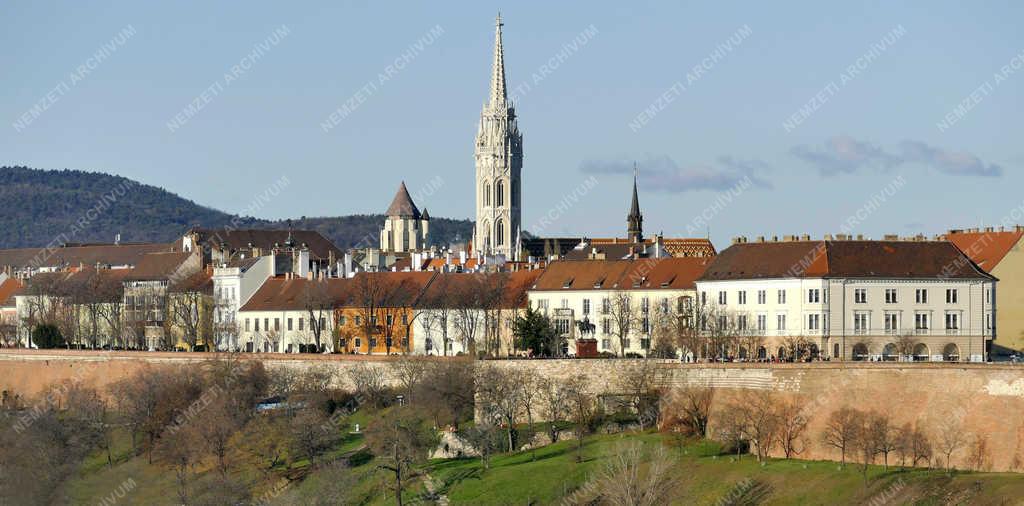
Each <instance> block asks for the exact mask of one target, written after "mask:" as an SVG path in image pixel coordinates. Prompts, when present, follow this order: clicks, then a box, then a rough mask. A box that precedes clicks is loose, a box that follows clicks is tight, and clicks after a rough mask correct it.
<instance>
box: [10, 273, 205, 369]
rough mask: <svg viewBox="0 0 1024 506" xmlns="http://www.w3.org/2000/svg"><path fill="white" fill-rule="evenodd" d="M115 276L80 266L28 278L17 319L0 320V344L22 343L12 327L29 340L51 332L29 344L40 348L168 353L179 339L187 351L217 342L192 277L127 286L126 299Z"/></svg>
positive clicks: (121, 282) (13, 344) (201, 291)
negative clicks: (152, 331) (151, 331)
mask: <svg viewBox="0 0 1024 506" xmlns="http://www.w3.org/2000/svg"><path fill="white" fill-rule="evenodd" d="M119 274H120V272H119V271H116V270H110V269H94V268H85V269H82V270H80V271H77V272H59V273H43V274H37V275H36V276H33V277H32V278H31V280H29V282H28V283H27V286H26V287H25V290H24V293H23V295H24V299H23V300H24V303H23V306H22V307H21V308H20V311H21V313H20V314H19V315H18V318H17V319H16V320H15V321H8V322H4V324H5V330H3V331H2V332H0V339H2V340H3V345H4V346H8V347H13V346H19V345H25V344H27V343H26V342H25V338H23V337H22V336H20V335H19V332H18V329H19V328H20V329H23V331H24V334H26V335H28V336H34V335H35V333H36V332H37V329H39V328H40V327H43V326H48V327H52V328H55V329H57V330H58V331H59V339H57V340H56V341H51V342H45V343H38V342H34V341H33V344H35V345H36V346H40V347H46V346H47V345H49V346H52V347H56V346H60V347H68V348H71V347H76V348H89V349H99V348H120V349H148V348H149V347H151V346H153V347H157V348H162V349H172V348H174V347H175V346H176V345H177V344H178V340H179V339H180V340H181V341H182V342H183V343H184V344H185V345H187V346H188V347H189V348H195V347H196V346H197V345H198V344H200V343H213V342H214V341H216V340H217V334H218V332H217V331H216V330H217V329H215V325H214V321H213V308H214V301H213V299H212V297H211V295H210V293H208V290H205V289H202V288H200V287H198V286H197V285H196V284H195V283H196V278H195V277H185V278H183V279H175V280H172V281H171V282H170V283H169V284H168V285H166V286H162V285H161V286H157V285H147V286H142V287H137V288H133V289H132V290H131V291H130V292H129V297H128V298H127V299H126V297H125V285H124V281H123V279H122V278H121V276H120V275H119ZM126 300H127V301H128V303H126ZM154 326H155V327H159V328H160V329H161V330H162V332H160V333H157V334H159V335H160V336H161V338H160V339H161V340H160V342H155V343H154V342H152V341H151V340H150V339H149V338H148V336H147V332H146V329H147V327H154Z"/></svg>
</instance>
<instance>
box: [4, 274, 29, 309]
mask: <svg viewBox="0 0 1024 506" xmlns="http://www.w3.org/2000/svg"><path fill="white" fill-rule="evenodd" d="M22 286H24V285H22V283H21V281H19V280H18V279H16V278H7V279H5V280H4V282H3V283H0V307H10V306H13V305H14V295H16V294H17V293H18V291H19V290H21V288H22Z"/></svg>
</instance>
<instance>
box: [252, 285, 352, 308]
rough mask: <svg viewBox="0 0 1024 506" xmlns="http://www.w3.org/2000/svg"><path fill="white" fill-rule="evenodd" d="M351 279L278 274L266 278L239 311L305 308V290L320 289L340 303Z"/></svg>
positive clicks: (335, 302) (346, 294)
mask: <svg viewBox="0 0 1024 506" xmlns="http://www.w3.org/2000/svg"><path fill="white" fill-rule="evenodd" d="M351 283H352V280H351V279H345V278H330V279H326V280H310V279H306V278H286V277H284V276H279V277H275V278H269V279H267V280H266V281H265V282H264V283H263V285H262V286H260V288H259V290H256V293H254V294H253V295H252V297H249V301H248V302H246V303H245V305H244V306H242V307H241V308H240V309H239V311H285V310H301V309H305V303H304V302H305V300H308V299H305V297H306V295H305V294H306V292H307V290H313V289H322V290H323V293H325V294H326V295H327V297H329V298H330V300H332V301H333V302H334V304H335V305H340V304H341V303H342V301H343V300H345V299H346V298H347V297H348V292H347V289H348V288H349V285H350V284H351Z"/></svg>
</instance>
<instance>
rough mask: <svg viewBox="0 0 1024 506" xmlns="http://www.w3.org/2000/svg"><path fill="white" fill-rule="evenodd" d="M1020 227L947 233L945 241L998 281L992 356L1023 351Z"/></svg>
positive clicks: (1023, 264) (1022, 231)
mask: <svg viewBox="0 0 1024 506" xmlns="http://www.w3.org/2000/svg"><path fill="white" fill-rule="evenodd" d="M1022 237H1024V227H1022V226H1019V225H1018V226H1015V227H1013V229H1012V230H1006V229H1004V228H1002V227H1000V228H999V230H998V231H997V230H996V229H994V228H992V227H989V228H985V229H977V228H972V229H966V230H950V231H949V233H948V234H946V239H947V240H948V241H950V242H952V243H953V244H954V245H956V247H957V248H960V250H961V251H963V252H964V254H966V255H967V256H968V257H969V258H970V259H971V260H972V261H973V262H974V263H976V264H978V266H979V267H981V268H982V269H984V270H985V271H986V272H988V273H989V274H991V275H993V276H995V277H996V278H998V279H999V286H998V288H997V289H996V317H995V319H996V321H995V342H994V343H993V349H992V355H994V356H998V355H1008V354H1011V353H1013V352H1014V351H1019V350H1021V349H1024V252H1022V251H1021V238H1022Z"/></svg>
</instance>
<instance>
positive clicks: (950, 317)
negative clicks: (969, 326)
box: [946, 313, 960, 330]
mask: <svg viewBox="0 0 1024 506" xmlns="http://www.w3.org/2000/svg"><path fill="white" fill-rule="evenodd" d="M959 328H960V315H959V314H957V313H946V329H947V330H956V329H959Z"/></svg>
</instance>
